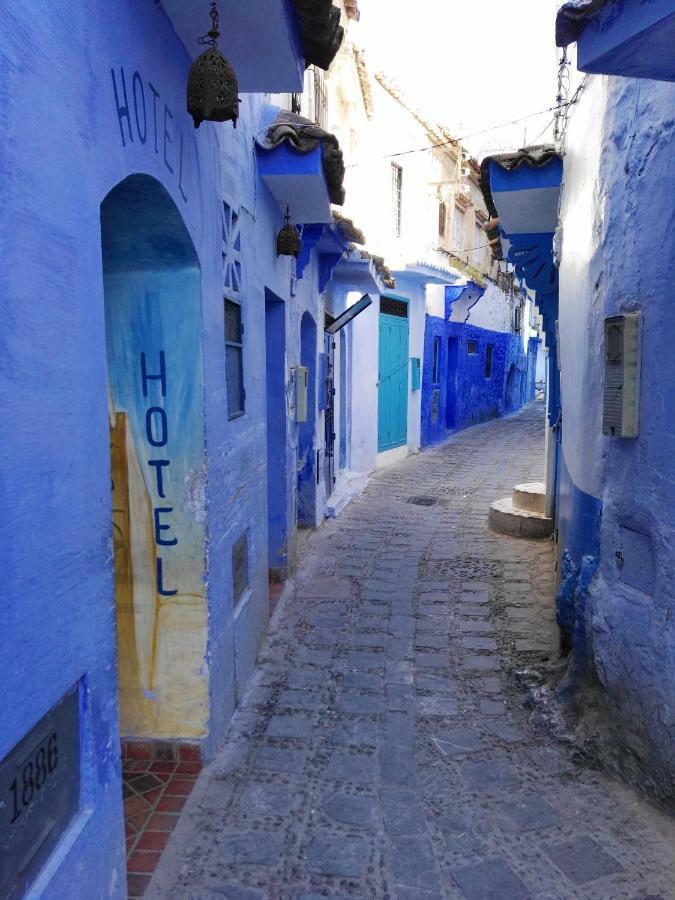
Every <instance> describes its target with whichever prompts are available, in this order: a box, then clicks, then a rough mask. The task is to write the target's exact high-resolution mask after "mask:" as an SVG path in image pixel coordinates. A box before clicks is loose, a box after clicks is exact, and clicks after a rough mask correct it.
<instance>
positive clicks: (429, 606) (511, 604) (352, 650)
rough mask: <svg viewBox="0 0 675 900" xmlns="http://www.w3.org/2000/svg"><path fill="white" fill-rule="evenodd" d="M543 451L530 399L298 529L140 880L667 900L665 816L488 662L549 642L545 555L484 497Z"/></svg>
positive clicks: (386, 474)
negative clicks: (247, 655) (216, 731)
mask: <svg viewBox="0 0 675 900" xmlns="http://www.w3.org/2000/svg"><path fill="white" fill-rule="evenodd" d="M542 467H543V410H542V405H541V404H535V405H533V406H531V407H530V408H528V409H526V410H525V411H523V412H522V413H521V414H519V415H518V416H515V417H512V418H509V419H503V420H499V421H496V422H493V423H489V424H486V425H481V426H478V427H476V428H474V429H471V430H469V431H466V432H463V433H462V434H460V435H458V436H457V437H456V438H454V439H453V440H452V441H451V442H450V443H447V444H445V445H443V446H441V447H439V448H436V449H433V450H430V451H427V452H425V453H422V454H420V455H417V456H414V457H411V458H409V459H407V460H405V461H404V462H402V463H400V464H397V465H395V466H392V467H391V468H389V469H387V470H385V471H383V472H381V473H378V474H377V475H376V476H374V477H373V479H372V480H371V483H370V485H369V487H368V489H367V490H366V492H365V494H364V495H363V497H362V498H361V499H359V500H358V501H355V502H353V503H352V504H351V505H350V507H348V508H347V510H345V512H344V513H343V514H342V515H341V516H340V517H339V518H338V519H337V520H334V521H331V522H328V523H327V524H325V525H324V526H323V527H322V528H321V529H320V530H319V531H318V532H316V533H315V534H313V535H311V536H310V538H309V539H308V540H307V542H306V544H305V547H304V550H303V555H302V559H301V562H300V565H299V569H298V572H297V576H296V582H295V589H294V593H293V595H292V596H291V597H289V598H288V599H287V600H285V601H284V602H282V604H281V607H280V609H279V612H278V614H277V616H276V617H275V621H274V623H273V627H272V629H271V631H270V636H269V639H268V642H267V644H266V646H265V647H264V649H263V652H262V655H261V659H260V667H259V671H258V673H257V675H256V678H255V681H254V684H253V687H252V689H251V691H250V692H249V694H248V696H247V699H246V702H245V704H244V706H243V708H242V709H241V710H240V712H239V713H238V715H237V716H236V718H235V721H234V723H233V725H232V729H231V732H230V736H229V740H228V743H227V746H226V747H225V749H224V750H223V751H222V752H221V754H220V755H219V756H218V758H217V759H216V760H215V762H214V763H213V764H211V765H210V766H209V767H208V768H207V769H206V770H205V771H204V773H203V774H202V776H201V778H200V782H199V783H198V786H197V788H196V789H195V791H194V792H193V795H192V798H191V799H190V801H188V804H187V805H186V807H185V810H184V813H183V815H182V816H181V820H180V822H179V824H178V828H177V830H176V831H175V833H174V836H173V838H172V839H171V842H170V844H169V848H168V851H167V853H165V855H164V857H163V859H162V862H161V863H160V867H159V869H158V871H157V873H156V876H155V878H154V880H153V883H152V886H151V888H150V892H149V895H148V896H150V897H154V898H161V900H168V898H171V900H174V898H175V900H178V898H180V900H208V898H223V897H226V898H233V900H234V898H236V900H258V898H273V900H276V898H280V900H281V898H283V900H286V898H288V900H291V898H292V900H313V898H319V897H332V898H346V897H363V898H400V900H431V898H445V900H454V898H469V900H490V898H493V900H515V898H525V897H532V898H571V897H584V898H612V900H615V898H629V900H656V898H661V900H671V898H675V871H674V866H673V848H674V847H675V832H674V828H673V821H672V820H671V819H669V818H668V817H667V816H665V815H664V814H662V813H660V812H659V811H658V810H656V809H655V808H654V807H652V806H651V805H650V804H649V803H648V802H647V801H645V800H642V799H641V798H640V797H639V796H638V795H637V794H635V793H633V792H632V790H630V789H628V788H627V787H624V786H622V785H621V784H619V783H617V782H613V781H610V780H609V779H608V778H606V777H604V776H603V775H601V774H598V773H596V772H591V771H589V770H583V769H579V768H578V767H576V766H575V764H574V763H573V762H572V760H571V759H570V758H569V756H568V755H567V751H566V750H565V749H563V748H561V747H559V746H557V745H556V744H554V743H553V742H552V740H551V739H549V738H547V737H546V735H544V734H541V733H538V732H536V731H534V730H533V729H532V728H531V727H530V726H529V724H528V718H527V713H526V711H525V710H524V709H522V707H521V705H520V697H519V694H518V692H517V691H516V689H515V688H514V687H513V686H512V685H511V681H510V679H509V676H508V673H509V670H510V669H511V668H512V667H513V666H514V665H515V666H519V665H521V664H527V663H528V662H532V661H533V660H536V659H537V658H541V657H542V656H543V657H545V656H548V655H550V654H555V653H556V642H557V635H556V629H555V624H554V615H553V608H552V606H553V604H552V587H553V581H552V577H553V576H552V565H553V560H552V556H553V554H552V547H551V544H550V543H549V542H543V543H542V542H527V541H519V540H515V539H511V538H506V537H501V536H497V535H493V534H491V533H490V532H489V531H487V529H486V517H487V509H488V505H489V502H490V501H491V500H493V499H494V498H496V497H500V496H507V495H508V494H509V493H510V490H511V488H512V487H513V485H514V484H516V483H518V482H521V481H527V480H537V479H539V478H541V476H542ZM431 500H433V501H434V503H433V505H426V504H428V503H430V502H431Z"/></svg>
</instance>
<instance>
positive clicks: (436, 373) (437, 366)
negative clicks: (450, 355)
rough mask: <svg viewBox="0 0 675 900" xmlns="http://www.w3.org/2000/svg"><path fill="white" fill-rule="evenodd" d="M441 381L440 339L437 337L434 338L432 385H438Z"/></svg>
mask: <svg viewBox="0 0 675 900" xmlns="http://www.w3.org/2000/svg"><path fill="white" fill-rule="evenodd" d="M440 380H441V339H440V338H439V337H435V338H434V370H433V375H432V381H433V383H434V384H438V383H439V382H440Z"/></svg>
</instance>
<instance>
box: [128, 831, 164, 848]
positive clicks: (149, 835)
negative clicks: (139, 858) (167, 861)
mask: <svg viewBox="0 0 675 900" xmlns="http://www.w3.org/2000/svg"><path fill="white" fill-rule="evenodd" d="M170 837H171V832H170V831H144V832H143V834H142V835H141V836H140V837H139V839H138V843H137V844H136V850H158V851H159V852H160V853H161V851H162V850H163V849H164V848H165V847H166V843H167V841H168V840H169V838H170Z"/></svg>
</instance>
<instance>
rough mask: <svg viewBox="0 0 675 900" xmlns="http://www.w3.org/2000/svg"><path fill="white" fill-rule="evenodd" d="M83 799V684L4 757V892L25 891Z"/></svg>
mask: <svg viewBox="0 0 675 900" xmlns="http://www.w3.org/2000/svg"><path fill="white" fill-rule="evenodd" d="M79 803H80V714H79V698H78V690H77V688H75V689H74V690H72V691H71V692H70V693H69V694H67V695H66V696H65V697H64V698H63V699H62V700H61V701H60V702H59V703H58V704H57V705H56V706H55V707H53V708H52V709H51V710H50V711H49V712H48V713H47V715H46V716H45V717H44V718H43V719H42V720H41V721H40V722H39V723H38V724H37V725H36V726H35V728H33V730H32V731H30V732H29V733H28V734H27V735H26V736H25V737H24V738H23V739H22V740H21V741H19V743H18V744H17V745H16V746H15V747H14V748H13V749H12V750H11V751H10V753H9V754H8V755H7V756H5V758H4V759H3V760H2V762H0V897H2V898H3V900H15V898H19V897H23V896H24V894H25V892H26V890H27V888H28V886H29V885H30V883H31V881H33V879H34V878H35V877H36V875H37V874H38V873H39V871H40V869H41V867H42V866H43V865H44V863H45V861H46V859H47V857H48V856H49V855H50V853H51V852H52V851H53V849H54V847H55V846H56V844H57V843H58V841H59V840H60V838H61V836H62V835H63V833H64V832H65V831H66V829H67V828H68V826H69V824H70V823H71V822H72V820H73V818H74V816H75V815H76V813H77V811H78V808H79Z"/></svg>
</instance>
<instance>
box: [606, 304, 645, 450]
mask: <svg viewBox="0 0 675 900" xmlns="http://www.w3.org/2000/svg"><path fill="white" fill-rule="evenodd" d="M602 412H603V415H602V433H603V434H607V435H609V436H610V437H623V438H634V437H637V436H638V432H639V429H640V313H639V312H631V313H626V314H625V315H623V316H612V317H611V318H609V319H605V385H604V398H603V411H602Z"/></svg>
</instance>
